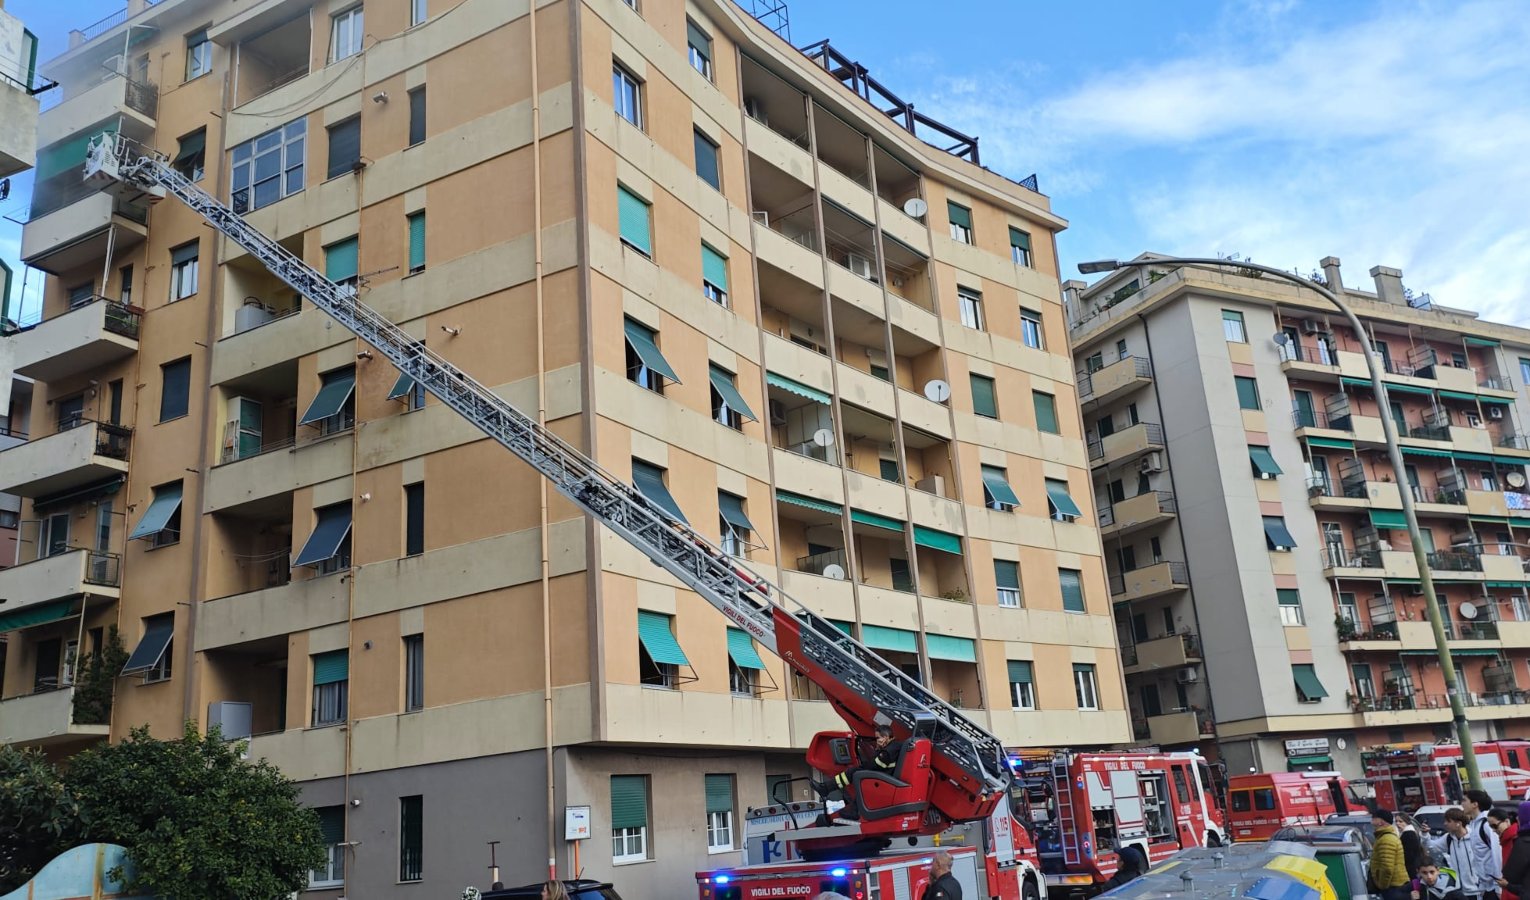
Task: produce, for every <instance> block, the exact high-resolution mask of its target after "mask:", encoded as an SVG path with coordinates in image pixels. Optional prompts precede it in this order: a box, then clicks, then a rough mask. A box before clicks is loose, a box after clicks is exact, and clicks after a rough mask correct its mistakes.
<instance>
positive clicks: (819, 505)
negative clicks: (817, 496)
mask: <svg viewBox="0 0 1530 900" xmlns="http://www.w3.org/2000/svg"><path fill="white" fill-rule="evenodd" d="M776 500H777V501H779V502H781V503H790V504H791V505H792V506H800V507H802V508H803V509H811V510H816V511H818V512H823V513H830V514H832V515H836V516H837V515H839V514H841V513H842V512H844V510H842V509H841V508H840V507H838V506H836V505H835V504H833V503H825V502H824V501H822V500H814V499H813V498H812V497H804V496H802V495H801V494H793V493H792V492H791V491H776Z"/></svg>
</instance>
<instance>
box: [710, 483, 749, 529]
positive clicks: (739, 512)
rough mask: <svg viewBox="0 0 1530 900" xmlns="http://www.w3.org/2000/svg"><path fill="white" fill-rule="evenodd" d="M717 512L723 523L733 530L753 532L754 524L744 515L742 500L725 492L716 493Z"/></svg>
mask: <svg viewBox="0 0 1530 900" xmlns="http://www.w3.org/2000/svg"><path fill="white" fill-rule="evenodd" d="M717 510H718V512H719V513H721V515H722V517H723V521H725V522H727V523H728V524H729V525H732V526H733V527H734V528H742V529H743V530H745V531H754V530H755V528H754V523H753V522H751V521H749V517H748V516H747V515H745V514H744V498H743V497H739V496H736V495H734V494H729V493H727V492H726V491H718V492H717Z"/></svg>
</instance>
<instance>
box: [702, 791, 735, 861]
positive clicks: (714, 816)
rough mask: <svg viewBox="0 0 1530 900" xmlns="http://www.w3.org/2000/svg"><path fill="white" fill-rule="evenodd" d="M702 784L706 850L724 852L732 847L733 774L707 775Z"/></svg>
mask: <svg viewBox="0 0 1530 900" xmlns="http://www.w3.org/2000/svg"><path fill="white" fill-rule="evenodd" d="M703 784H704V790H705V791H706V799H707V852H708V853H724V852H726V851H729V850H732V849H733V776H732V775H707V776H705V779H704V782H703Z"/></svg>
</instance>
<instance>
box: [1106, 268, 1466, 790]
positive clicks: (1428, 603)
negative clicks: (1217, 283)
mask: <svg viewBox="0 0 1530 900" xmlns="http://www.w3.org/2000/svg"><path fill="white" fill-rule="evenodd" d="M1140 266H1162V267H1169V268H1181V267H1184V266H1199V267H1206V268H1214V269H1245V270H1248V269H1252V270H1254V271H1256V272H1259V273H1260V274H1262V275H1269V276H1270V277H1272V278H1279V279H1281V280H1282V281H1287V282H1290V283H1291V284H1294V285H1297V286H1298V287H1303V288H1307V289H1308V290H1311V291H1315V292H1316V293H1318V294H1320V295H1322V297H1323V299H1325V300H1327V301H1328V302H1329V303H1331V304H1332V305H1333V306H1334V308H1335V309H1337V310H1338V311H1339V312H1340V313H1342V314H1343V315H1344V318H1346V319H1348V320H1349V326H1350V327H1351V328H1353V329H1354V331H1355V334H1356V335H1358V336H1359V338H1360V343H1361V353H1362V355H1364V357H1365V367H1366V368H1367V369H1369V370H1370V373H1371V388H1372V390H1374V391H1375V393H1376V403H1377V407H1378V409H1380V410H1381V413H1380V415H1379V416H1378V418H1380V419H1381V430H1382V433H1383V434H1385V435H1386V441H1387V458H1388V459H1389V460H1390V461H1391V463H1392V470H1393V471H1394V472H1398V473H1401V472H1404V471H1406V467H1405V465H1404V463H1403V457H1402V446H1401V445H1400V444H1398V443H1397V425H1396V423H1394V422H1393V421H1392V417H1391V416H1389V415H1387V414H1386V412H1385V411H1386V410H1387V409H1390V408H1391V400H1390V398H1389V397H1388V395H1387V385H1386V382H1384V381H1382V380H1381V367H1380V366H1379V365H1377V363H1376V351H1375V349H1374V348H1373V347H1372V345H1371V341H1370V340H1369V338H1368V337H1367V333H1366V330H1365V326H1363V325H1361V324H1360V319H1359V317H1358V316H1356V315H1355V313H1354V311H1353V310H1351V309H1350V308H1349V306H1348V305H1347V304H1346V303H1345V302H1344V301H1343V300H1342V299H1340V298H1339V296H1338V295H1337V294H1335V293H1334V292H1333V291H1330V290H1329V289H1328V288H1326V287H1324V286H1323V285H1321V284H1318V283H1317V282H1314V281H1309V280H1308V279H1306V278H1303V277H1301V276H1300V275H1293V274H1291V273H1290V272H1287V271H1284V270H1282V269H1277V268H1275V267H1274V266H1264V265H1260V264H1258V263H1252V262H1243V261H1236V262H1235V261H1233V260H1227V259H1198V258H1193V257H1161V258H1157V259H1144V260H1133V261H1131V262H1125V263H1123V262H1121V261H1120V260H1115V259H1100V260H1095V261H1093V262H1085V263H1079V266H1078V271H1079V273H1080V274H1083V275H1094V274H1097V273H1100V272H1113V271H1115V270H1117V269H1121V268H1127V267H1140ZM1398 493H1399V494H1401V496H1402V508H1403V519H1404V520H1405V521H1406V522H1407V525H1408V540H1409V541H1410V542H1411V543H1412V544H1413V558H1414V561H1415V562H1416V563H1417V564H1418V579H1419V584H1420V586H1421V587H1423V589H1424V599H1425V603H1424V607H1425V610H1426V612H1427V613H1428V615H1429V627H1430V629H1431V630H1433V631H1434V647H1435V650H1436V651H1437V652H1438V653H1439V656H1440V668H1441V670H1443V674H1444V676H1445V694H1446V696H1448V697H1449V698H1450V716H1451V720H1452V722H1453V723H1454V724H1455V727H1456V740H1457V741H1458V742H1459V743H1460V745H1461V762H1462V763H1463V764H1464V765H1465V766H1466V776H1467V781H1469V782H1470V783H1471V786H1472V787H1473V788H1477V789H1480V788H1481V787H1482V775H1481V773H1480V772H1479V771H1478V769H1477V756H1476V754H1475V753H1474V752H1472V734H1471V729H1470V727H1469V726H1468V725H1467V722H1466V706H1465V704H1464V703H1463V702H1462V700H1461V690H1460V685H1459V684H1458V683H1457V680H1456V666H1455V662H1454V661H1453V660H1452V659H1451V654H1450V644H1449V642H1448V641H1447V640H1446V638H1445V620H1444V619H1443V618H1442V617H1441V615H1440V604H1439V598H1438V597H1437V596H1436V595H1435V592H1434V578H1433V577H1432V576H1431V575H1430V573H1429V554H1428V551H1426V550H1425V549H1424V539H1423V536H1422V535H1421V534H1420V533H1419V528H1418V514H1417V513H1416V512H1415V510H1414V508H1413V496H1412V493H1411V492H1410V491H1399V492H1398Z"/></svg>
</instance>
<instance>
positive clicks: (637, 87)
mask: <svg viewBox="0 0 1530 900" xmlns="http://www.w3.org/2000/svg"><path fill="white" fill-rule="evenodd" d="M611 97H612V102H613V103H615V104H616V114H617V115H619V116H621V117H622V118H623V119H626V120H627V121H628V122H631V123H632V124H633V126H634V127H636V128H642V127H643V86H642V82H640V81H638V80H637V78H636V77H634V76H633V75H632V73H631V72H628V71H627V70H626V69H624V68H622V67H621V66H619V65H616V64H615V63H612V65H611Z"/></svg>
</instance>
